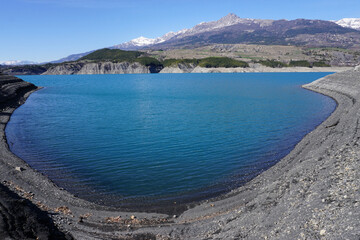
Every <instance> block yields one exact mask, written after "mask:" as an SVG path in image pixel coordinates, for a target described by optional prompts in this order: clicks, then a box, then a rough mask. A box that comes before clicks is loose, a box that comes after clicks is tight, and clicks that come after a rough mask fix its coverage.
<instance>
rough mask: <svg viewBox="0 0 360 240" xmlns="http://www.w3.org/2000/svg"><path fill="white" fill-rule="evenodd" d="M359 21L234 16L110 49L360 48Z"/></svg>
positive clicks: (73, 58)
mask: <svg viewBox="0 0 360 240" xmlns="http://www.w3.org/2000/svg"><path fill="white" fill-rule="evenodd" d="M359 20H360V19H350V18H348V19H342V20H339V21H336V22H331V21H322V20H307V19H296V20H291V21H288V20H261V19H249V18H240V17H238V16H236V15H235V14H228V15H227V16H225V17H223V18H221V19H219V20H217V21H212V22H203V23H200V24H198V25H196V26H194V27H193V28H190V29H183V30H180V31H178V32H169V33H167V34H165V35H163V36H161V37H158V38H145V37H139V38H136V39H133V40H131V41H129V42H125V43H121V44H118V45H114V46H112V47H109V48H110V49H121V50H148V49H161V48H164V49H167V48H183V47H191V48H194V47H200V46H203V45H208V44H214V43H216V44H235V43H247V44H266V45H269V44H278V45H296V46H314V47H341V48H360V31H357V30H356V28H357V27H358V26H360V23H359ZM91 52H94V51H90V52H86V53H81V54H73V55H70V56H68V57H66V58H63V59H60V60H57V61H53V62H52V63H60V62H65V61H76V60H78V59H80V58H81V57H83V56H85V55H87V54H89V53H91Z"/></svg>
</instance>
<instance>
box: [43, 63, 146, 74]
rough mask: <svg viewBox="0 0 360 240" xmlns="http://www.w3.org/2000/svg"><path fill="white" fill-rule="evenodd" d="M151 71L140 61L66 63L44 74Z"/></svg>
mask: <svg viewBox="0 0 360 240" xmlns="http://www.w3.org/2000/svg"><path fill="white" fill-rule="evenodd" d="M125 73H150V70H149V67H146V66H144V65H141V64H140V63H136V62H135V63H128V62H122V63H112V62H102V63H81V62H79V63H65V64H61V65H58V66H55V67H51V68H49V69H48V70H47V71H46V72H44V73H43V75H72V74H125Z"/></svg>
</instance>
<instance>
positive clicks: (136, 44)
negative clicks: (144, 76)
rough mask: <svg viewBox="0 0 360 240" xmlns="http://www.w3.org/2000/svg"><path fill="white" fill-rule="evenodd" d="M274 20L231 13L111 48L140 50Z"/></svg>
mask: <svg viewBox="0 0 360 240" xmlns="http://www.w3.org/2000/svg"><path fill="white" fill-rule="evenodd" d="M273 21H274V20H261V19H249V18H240V17H238V16H237V15H235V14H233V13H230V14H228V15H226V16H225V17H223V18H221V19H219V20H217V21H212V22H202V23H200V24H198V25H195V26H194V27H193V28H189V29H182V30H180V31H178V32H168V33H166V34H165V35H163V36H161V37H158V38H154V39H152V38H145V37H139V38H136V39H133V40H131V41H129V42H125V43H121V44H118V45H114V46H112V47H110V48H114V49H122V50H138V49H140V48H142V47H145V46H151V45H155V44H160V43H163V42H165V41H168V40H170V39H180V38H183V37H187V36H191V35H196V34H199V33H203V32H208V31H213V30H216V29H220V28H224V27H228V26H232V25H235V24H239V23H243V24H250V23H253V22H256V23H259V24H260V25H262V26H267V25H270V24H271V23H272V22H273Z"/></svg>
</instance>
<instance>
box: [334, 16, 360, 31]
mask: <svg viewBox="0 0 360 240" xmlns="http://www.w3.org/2000/svg"><path fill="white" fill-rule="evenodd" d="M334 22H335V23H336V24H338V25H340V26H342V27H347V28H353V29H357V30H360V18H343V19H340V20H339V21H334Z"/></svg>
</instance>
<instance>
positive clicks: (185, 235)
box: [0, 70, 360, 239]
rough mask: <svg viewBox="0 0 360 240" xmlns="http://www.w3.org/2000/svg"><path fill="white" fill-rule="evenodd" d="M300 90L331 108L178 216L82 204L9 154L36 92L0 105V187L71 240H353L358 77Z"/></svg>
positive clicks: (359, 192) (358, 227)
mask: <svg viewBox="0 0 360 240" xmlns="http://www.w3.org/2000/svg"><path fill="white" fill-rule="evenodd" d="M4 78H5V77H4ZM303 87H304V88H306V89H309V90H312V91H316V92H318V93H321V94H324V95H327V96H329V97H332V98H333V99H335V100H336V102H337V103H338V107H337V108H336V110H335V111H334V112H333V113H332V115H331V116H330V117H329V118H328V119H327V120H325V121H324V122H323V123H322V124H321V125H319V126H318V127H317V128H316V129H315V130H313V131H312V132H310V133H309V134H307V135H306V136H305V137H304V138H303V139H302V140H301V142H299V143H298V144H297V145H296V147H295V148H294V149H293V150H292V151H291V153H290V154H288V155H287V156H286V157H285V158H283V159H281V160H280V161H279V162H278V163H277V164H276V165H274V166H273V167H271V168H270V169H268V170H267V171H265V172H263V173H262V174H260V175H258V176H257V177H255V178H254V179H252V180H251V181H249V182H248V183H246V184H245V185H243V186H242V187H239V188H237V189H235V190H233V191H231V192H230V193H228V194H227V195H226V196H225V197H222V198H219V199H212V200H209V201H204V202H202V203H200V204H197V205H196V206H193V207H191V208H189V209H187V210H186V211H184V212H183V213H182V214H180V215H179V216H168V215H166V214H159V213H144V212H126V211H120V210H119V209H112V208H109V207H104V206H100V205H96V204H94V203H90V202H87V201H85V200H82V199H79V198H77V197H75V196H73V195H72V194H70V193H69V192H67V191H64V190H63V189H61V188H59V187H57V186H56V185H55V184H54V183H52V182H51V181H50V180H49V179H48V178H47V177H45V176H43V175H42V174H40V173H38V172H37V171H35V170H33V169H32V168H30V167H29V166H28V165H27V164H26V163H25V162H24V161H23V160H22V159H20V158H18V157H16V156H15V155H14V154H12V153H11V152H10V150H9V148H8V146H7V143H6V138H5V133H4V129H5V126H6V123H7V122H8V121H9V119H10V115H11V113H12V112H13V111H14V110H15V109H16V107H18V106H19V105H21V104H22V103H23V102H24V101H25V99H26V97H27V96H28V95H29V94H30V93H31V92H32V91H34V90H36V87H35V88H33V89H28V90H24V92H22V93H20V94H19V95H20V98H19V99H20V100H16V101H15V102H12V104H9V105H8V106H5V105H6V104H5V105H4V106H3V110H2V112H1V116H0V120H1V130H0V134H1V135H2V136H1V138H0V180H1V184H3V185H6V187H7V188H9V189H10V190H12V191H13V192H15V193H17V194H18V195H20V197H22V198H25V199H28V200H29V201H31V202H32V203H33V204H34V205H36V206H37V207H38V208H39V209H41V210H43V211H46V212H48V213H49V216H51V219H52V221H53V222H54V224H55V225H56V226H57V228H58V229H60V230H61V231H63V232H64V233H70V234H71V235H72V236H73V237H74V238H75V239H112V238H117V239H360V221H359V219H360V210H359V209H360V206H359V204H360V203H359V201H360V188H359V187H360V174H359V173H360V170H359V163H360V157H359V156H360V146H359V141H360V131H359V130H360V125H359V123H360V104H359V99H360V72H359V71H354V70H349V71H344V72H340V73H336V74H332V75H329V76H326V77H324V78H322V79H319V80H317V81H315V82H313V83H310V84H307V85H305V86H303ZM19 170H20V171H19ZM0 209H1V208H0ZM0 211H1V210H0ZM0 221H1V220H0ZM0 226H1V222H0ZM15 239H16V238H15Z"/></svg>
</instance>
